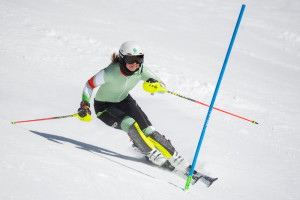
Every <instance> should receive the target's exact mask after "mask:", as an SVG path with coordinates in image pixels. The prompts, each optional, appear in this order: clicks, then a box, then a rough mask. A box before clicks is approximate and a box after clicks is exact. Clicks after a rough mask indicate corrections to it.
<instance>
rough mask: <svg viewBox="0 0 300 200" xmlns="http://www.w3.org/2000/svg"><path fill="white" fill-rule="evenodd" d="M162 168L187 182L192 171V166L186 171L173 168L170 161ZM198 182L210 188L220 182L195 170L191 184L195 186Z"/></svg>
mask: <svg viewBox="0 0 300 200" xmlns="http://www.w3.org/2000/svg"><path fill="white" fill-rule="evenodd" d="M162 168H164V169H167V170H169V171H171V172H172V173H174V174H176V175H177V176H179V177H181V178H183V179H184V180H187V178H188V176H189V172H190V169H191V166H189V167H188V168H187V169H186V170H185V171H184V170H181V169H178V168H175V167H174V166H172V165H171V164H170V162H169V161H167V162H166V163H165V164H164V165H163V166H162ZM198 180H200V181H201V182H202V183H203V184H204V185H205V186H206V187H210V186H211V185H212V184H213V183H214V182H215V181H216V180H218V178H212V177H210V176H207V175H204V174H202V173H200V172H197V171H196V170H194V173H193V176H192V180H191V184H192V185H194V184H196V183H197V182H198Z"/></svg>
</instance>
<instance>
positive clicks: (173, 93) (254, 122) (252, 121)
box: [166, 90, 258, 124]
mask: <svg viewBox="0 0 300 200" xmlns="http://www.w3.org/2000/svg"><path fill="white" fill-rule="evenodd" d="M166 92H168V93H169V94H172V95H175V96H178V97H181V98H184V99H187V100H190V101H192V102H195V103H198V104H201V105H203V106H206V107H209V105H207V104H205V103H202V102H200V101H197V100H194V99H191V98H188V97H185V96H182V95H180V94H176V93H175V92H171V91H169V90H166ZM213 109H215V110H218V111H221V112H223V113H226V114H229V115H232V116H234V117H238V118H240V119H243V120H246V121H249V122H251V123H253V124H258V123H257V122H256V121H254V120H250V119H247V118H244V117H241V116H239V115H235V114H233V113H230V112H227V111H225V110H221V109H219V108H216V107H213Z"/></svg>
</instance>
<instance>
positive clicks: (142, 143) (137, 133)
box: [128, 122, 167, 166]
mask: <svg viewBox="0 0 300 200" xmlns="http://www.w3.org/2000/svg"><path fill="white" fill-rule="evenodd" d="M128 135H129V137H131V138H132V141H133V143H134V145H135V146H136V147H137V148H138V149H139V150H140V151H141V152H142V153H143V154H145V155H146V157H147V158H148V159H149V160H150V161H151V162H153V163H154V164H156V165H158V166H162V165H163V164H164V163H165V162H166V161H167V159H166V157H164V156H163V154H162V153H161V152H160V151H158V150H157V149H156V148H155V147H154V145H153V143H152V142H151V141H150V140H148V139H147V137H146V136H145V135H144V133H143V132H142V131H141V129H140V127H139V125H138V123H136V122H135V123H134V124H132V125H131V126H130V127H129V129H128Z"/></svg>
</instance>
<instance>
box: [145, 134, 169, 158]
mask: <svg viewBox="0 0 300 200" xmlns="http://www.w3.org/2000/svg"><path fill="white" fill-rule="evenodd" d="M148 139H149V140H150V141H151V142H152V143H153V144H154V146H155V147H156V148H157V149H158V150H159V151H160V152H161V153H162V154H163V155H164V156H165V157H166V158H171V157H172V156H173V154H174V152H175V148H174V147H173V145H172V144H171V142H170V140H167V139H166V138H165V137H164V136H163V135H161V134H160V133H159V132H157V131H154V132H153V133H151V134H150V135H149V136H148Z"/></svg>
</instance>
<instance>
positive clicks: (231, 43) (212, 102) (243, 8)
mask: <svg viewBox="0 0 300 200" xmlns="http://www.w3.org/2000/svg"><path fill="white" fill-rule="evenodd" d="M245 6H246V5H244V4H243V5H242V8H241V11H240V14H239V18H238V20H237V22H236V25H235V28H234V32H233V35H232V38H231V41H230V45H229V47H228V50H227V54H226V57H225V60H224V63H223V66H222V70H221V73H220V76H219V79H218V83H217V85H216V88H215V92H214V95H213V98H212V100H211V104H210V106H209V109H208V112H207V116H206V119H205V123H204V125H203V129H202V132H201V136H200V139H199V142H198V146H197V150H196V152H195V156H194V160H193V164H192V167H191V170H190V173H189V175H188V179H187V181H186V185H185V190H188V189H189V186H190V183H191V180H192V176H193V172H194V168H195V165H196V162H197V158H198V154H199V151H200V148H201V144H202V141H203V138H204V135H205V131H206V127H207V124H208V121H209V118H210V113H211V111H212V109H213V106H214V103H215V100H216V97H217V94H218V91H219V88H220V85H221V82H222V78H223V75H224V72H225V69H226V65H227V62H228V59H229V56H230V52H231V49H232V46H233V43H234V40H235V37H236V34H237V31H238V29H239V25H240V22H241V19H242V16H243V13H244V10H245Z"/></svg>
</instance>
